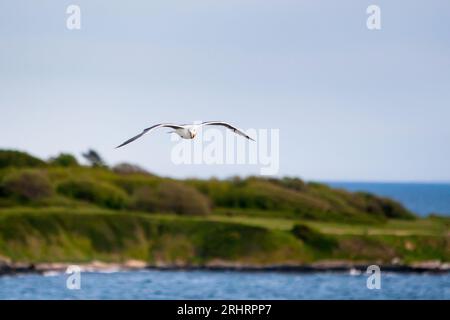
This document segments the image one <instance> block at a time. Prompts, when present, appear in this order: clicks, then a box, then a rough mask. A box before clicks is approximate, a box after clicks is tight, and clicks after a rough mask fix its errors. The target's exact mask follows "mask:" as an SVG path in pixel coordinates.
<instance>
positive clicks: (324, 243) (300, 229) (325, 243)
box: [291, 224, 338, 251]
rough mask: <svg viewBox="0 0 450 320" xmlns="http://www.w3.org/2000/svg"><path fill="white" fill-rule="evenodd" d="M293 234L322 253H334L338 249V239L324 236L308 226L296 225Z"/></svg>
mask: <svg viewBox="0 0 450 320" xmlns="http://www.w3.org/2000/svg"><path fill="white" fill-rule="evenodd" d="M291 232H292V234H293V235H294V236H295V237H297V238H298V239H301V240H302V241H303V242H304V243H306V244H307V245H309V246H311V247H314V248H316V249H318V250H322V251H332V250H333V249H334V248H336V247H337V245H338V242H337V240H336V239H334V238H332V237H329V236H327V235H324V234H323V233H320V232H319V231H316V230H314V229H312V228H310V227H308V226H306V225H303V224H296V225H294V227H293V228H292V230H291Z"/></svg>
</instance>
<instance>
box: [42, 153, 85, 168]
mask: <svg viewBox="0 0 450 320" xmlns="http://www.w3.org/2000/svg"><path fill="white" fill-rule="evenodd" d="M49 163H50V164H51V165H54V166H59V167H74V166H78V161H77V158H75V157H74V156H73V155H71V154H68V153H60V154H59V155H58V156H56V157H54V158H51V159H50V160H49Z"/></svg>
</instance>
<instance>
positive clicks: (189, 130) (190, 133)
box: [172, 125, 197, 139]
mask: <svg viewBox="0 0 450 320" xmlns="http://www.w3.org/2000/svg"><path fill="white" fill-rule="evenodd" d="M172 132H174V133H176V134H178V135H179V136H180V137H181V138H183V139H194V138H195V136H196V135H197V128H195V126H191V125H190V126H185V127H184V128H180V129H175V130H174V131H172Z"/></svg>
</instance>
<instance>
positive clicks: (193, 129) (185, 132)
mask: <svg viewBox="0 0 450 320" xmlns="http://www.w3.org/2000/svg"><path fill="white" fill-rule="evenodd" d="M203 126H222V127H226V128H228V129H230V130H233V132H234V133H237V134H238V135H241V136H243V137H245V138H247V139H249V140H252V141H255V140H254V139H252V138H250V137H249V136H248V135H246V134H245V133H244V132H242V131H241V130H239V129H238V128H236V127H234V126H232V125H231V124H229V123H226V122H223V121H206V122H202V123H200V124H181V125H179V124H173V123H159V124H155V125H154V126H151V127H149V128H146V129H144V130H143V131H142V132H141V133H140V134H138V135H137V136H134V137H133V138H131V139H128V140H127V141H125V142H124V143H122V144H121V145H119V146H117V147H116V149H117V148H120V147H123V146H124V145H126V144H129V143H130V142H133V141H134V140H136V139H139V138H140V137H142V136H143V135H144V134H146V133H147V132H150V131H152V130H154V129H158V128H171V129H173V131H170V132H169V133H176V134H178V135H179V136H180V137H181V138H183V139H194V138H195V136H196V135H197V129H198V128H200V127H203Z"/></svg>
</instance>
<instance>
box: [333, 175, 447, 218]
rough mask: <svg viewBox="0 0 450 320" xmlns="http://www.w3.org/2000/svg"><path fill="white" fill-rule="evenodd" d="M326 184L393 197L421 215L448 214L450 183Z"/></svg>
mask: <svg viewBox="0 0 450 320" xmlns="http://www.w3.org/2000/svg"><path fill="white" fill-rule="evenodd" d="M327 184H328V185H330V186H331V187H335V188H342V189H346V190H348V191H367V192H371V193H374V194H377V195H380V196H386V197H389V198H392V199H395V200H397V201H399V202H401V203H402V204H403V205H404V206H405V207H406V208H408V209H410V210H411V211H413V212H415V213H417V214H418V215H421V216H425V215H428V214H430V213H438V214H442V215H450V184H444V183H366V182H327Z"/></svg>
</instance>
